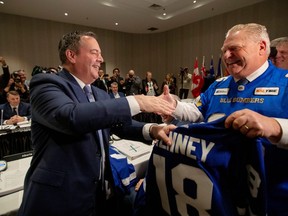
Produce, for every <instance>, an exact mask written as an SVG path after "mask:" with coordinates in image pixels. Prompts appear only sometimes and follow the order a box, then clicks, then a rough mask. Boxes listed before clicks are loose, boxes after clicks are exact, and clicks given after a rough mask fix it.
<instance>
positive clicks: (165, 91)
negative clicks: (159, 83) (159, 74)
mask: <svg viewBox="0 0 288 216" xmlns="http://www.w3.org/2000/svg"><path fill="white" fill-rule="evenodd" d="M163 93H164V95H168V94H169V87H168V85H164V87H163Z"/></svg>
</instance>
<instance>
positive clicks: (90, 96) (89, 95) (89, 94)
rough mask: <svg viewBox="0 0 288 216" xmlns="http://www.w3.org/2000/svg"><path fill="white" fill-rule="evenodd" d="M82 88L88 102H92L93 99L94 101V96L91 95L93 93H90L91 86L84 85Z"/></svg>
mask: <svg viewBox="0 0 288 216" xmlns="http://www.w3.org/2000/svg"><path fill="white" fill-rule="evenodd" d="M83 90H84V92H85V94H86V96H87V98H88V100H89V101H90V102H94V101H95V98H94V96H93V94H92V89H91V86H89V85H85V86H84V88H83Z"/></svg>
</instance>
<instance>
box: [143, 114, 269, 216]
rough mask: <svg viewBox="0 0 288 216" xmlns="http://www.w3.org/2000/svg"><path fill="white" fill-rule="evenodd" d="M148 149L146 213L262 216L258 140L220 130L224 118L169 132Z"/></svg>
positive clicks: (261, 166) (263, 192)
mask: <svg viewBox="0 0 288 216" xmlns="http://www.w3.org/2000/svg"><path fill="white" fill-rule="evenodd" d="M170 136H171V138H172V140H173V144H172V146H166V145H165V144H162V142H159V143H158V144H156V145H155V146H154V148H153V152H152V156H151V158H150V161H149V165H148V171H147V176H146V204H147V206H146V210H147V211H148V213H147V215H149V214H152V213H153V214H155V215H157V214H159V215H195V216H197V215H199V216H202V215H216V216H218V215H221V216H226V215H227V216H233V215H250V214H251V215H252V214H253V215H265V214H266V211H267V206H266V199H267V198H266V182H265V169H264V161H263V147H262V139H248V138H246V137H245V136H244V135H242V134H240V133H239V132H237V131H234V130H231V129H225V128H224V119H220V120H217V121H215V122H211V123H197V124H196V123H195V124H189V125H184V126H181V127H178V128H176V129H175V130H174V131H173V132H171V133H170Z"/></svg>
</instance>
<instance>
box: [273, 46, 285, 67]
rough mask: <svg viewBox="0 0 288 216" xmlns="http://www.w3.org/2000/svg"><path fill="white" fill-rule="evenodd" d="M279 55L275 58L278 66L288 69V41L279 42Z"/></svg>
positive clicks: (277, 47)
mask: <svg viewBox="0 0 288 216" xmlns="http://www.w3.org/2000/svg"><path fill="white" fill-rule="evenodd" d="M276 49H277V55H276V58H275V65H276V67H279V68H283V69H286V70H288V43H283V44H279V45H277V46H276Z"/></svg>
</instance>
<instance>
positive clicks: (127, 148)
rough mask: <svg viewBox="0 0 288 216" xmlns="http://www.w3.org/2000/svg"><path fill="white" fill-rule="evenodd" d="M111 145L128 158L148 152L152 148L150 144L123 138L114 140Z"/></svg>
mask: <svg viewBox="0 0 288 216" xmlns="http://www.w3.org/2000/svg"><path fill="white" fill-rule="evenodd" d="M113 146H115V147H116V148H117V149H118V150H119V152H121V153H122V154H124V155H125V156H127V158H128V159H130V160H133V159H135V158H138V157H140V156H142V155H145V154H148V153H150V152H151V150H152V148H151V146H150V145H147V144H145V143H142V142H138V141H133V140H125V139H121V140H119V141H117V142H114V143H113Z"/></svg>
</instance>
